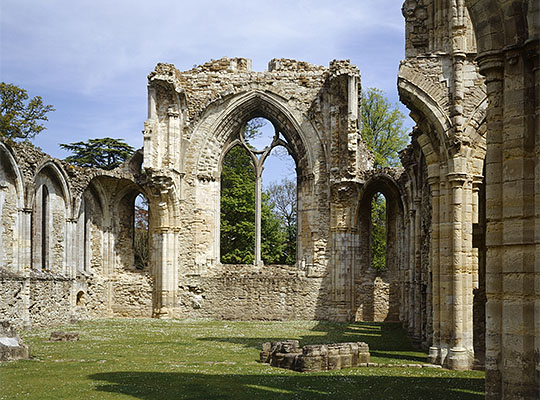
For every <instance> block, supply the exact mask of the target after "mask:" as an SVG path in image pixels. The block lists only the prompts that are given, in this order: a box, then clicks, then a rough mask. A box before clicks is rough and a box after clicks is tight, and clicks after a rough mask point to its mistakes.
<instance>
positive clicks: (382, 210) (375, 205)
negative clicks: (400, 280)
mask: <svg viewBox="0 0 540 400" xmlns="http://www.w3.org/2000/svg"><path fill="white" fill-rule="evenodd" d="M370 243H371V246H370V247H371V267H372V268H373V269H375V270H377V271H382V270H384V269H385V268H386V199H385V197H384V195H383V194H382V193H380V192H377V193H375V194H374V195H373V198H372V199H371V229H370Z"/></svg>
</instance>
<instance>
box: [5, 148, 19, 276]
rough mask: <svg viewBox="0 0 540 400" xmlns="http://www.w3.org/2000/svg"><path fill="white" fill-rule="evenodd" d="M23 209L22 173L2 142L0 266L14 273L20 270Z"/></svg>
mask: <svg viewBox="0 0 540 400" xmlns="http://www.w3.org/2000/svg"><path fill="white" fill-rule="evenodd" d="M22 208H23V188H22V179H21V173H20V170H19V167H18V166H17V163H16V161H15V158H14V157H13V155H12V153H11V151H10V149H9V148H8V147H7V146H6V145H4V144H3V143H1V142H0V265H1V266H2V267H4V268H5V269H7V270H9V271H12V272H16V271H18V269H19V262H18V255H19V252H18V246H17V243H18V236H19V234H20V217H19V210H22Z"/></svg>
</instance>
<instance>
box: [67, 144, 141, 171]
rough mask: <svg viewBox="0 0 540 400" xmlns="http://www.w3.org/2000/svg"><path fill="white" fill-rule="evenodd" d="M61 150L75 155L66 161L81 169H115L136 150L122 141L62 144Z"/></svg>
mask: <svg viewBox="0 0 540 400" xmlns="http://www.w3.org/2000/svg"><path fill="white" fill-rule="evenodd" d="M60 147H61V148H63V149H65V150H69V151H71V152H73V153H75V154H74V155H72V156H69V157H66V161H67V162H68V163H71V164H75V165H79V166H81V167H97V168H102V169H107V170H111V169H114V168H116V167H118V166H120V164H122V163H123V162H124V161H126V160H127V159H128V158H129V157H130V156H132V155H133V153H134V151H135V149H134V148H133V147H131V146H130V145H129V144H127V143H126V142H124V141H123V140H122V139H112V138H102V139H89V140H88V141H86V142H75V143H69V144H61V145H60Z"/></svg>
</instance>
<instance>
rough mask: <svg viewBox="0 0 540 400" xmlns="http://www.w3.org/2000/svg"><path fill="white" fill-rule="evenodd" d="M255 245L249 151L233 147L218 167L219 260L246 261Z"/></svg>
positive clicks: (253, 193) (251, 261)
mask: <svg viewBox="0 0 540 400" xmlns="http://www.w3.org/2000/svg"><path fill="white" fill-rule="evenodd" d="M254 249H255V172H254V171H253V167H252V166H251V159H250V157H249V154H248V153H247V152H246V151H245V150H244V149H243V148H242V147H240V146H235V147H233V148H232V149H231V150H230V151H229V152H228V153H227V155H226V156H225V157H224V159H223V166H222V171H221V262H223V263H227V264H234V263H238V264H249V263H253V261H254V251H255V250H254Z"/></svg>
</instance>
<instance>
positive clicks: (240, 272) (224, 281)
mask: <svg viewBox="0 0 540 400" xmlns="http://www.w3.org/2000/svg"><path fill="white" fill-rule="evenodd" d="M325 285H327V283H326V282H325V279H324V278H317V277H309V276H308V275H307V274H306V271H301V270H298V269H297V268H296V267H294V266H288V265H283V266H282V265H265V266H263V267H255V266H253V265H221V266H220V267H214V268H213V269H212V270H210V271H209V272H207V273H205V274H201V275H192V276H186V277H183V278H182V279H181V282H180V286H179V292H180V299H181V303H180V307H181V308H180V310H181V311H180V316H182V317H189V318H213V319H232V320H302V319H308V320H311V319H327V318H329V315H328V306H327V304H328V294H327V290H328V289H327V288H326V287H325Z"/></svg>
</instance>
